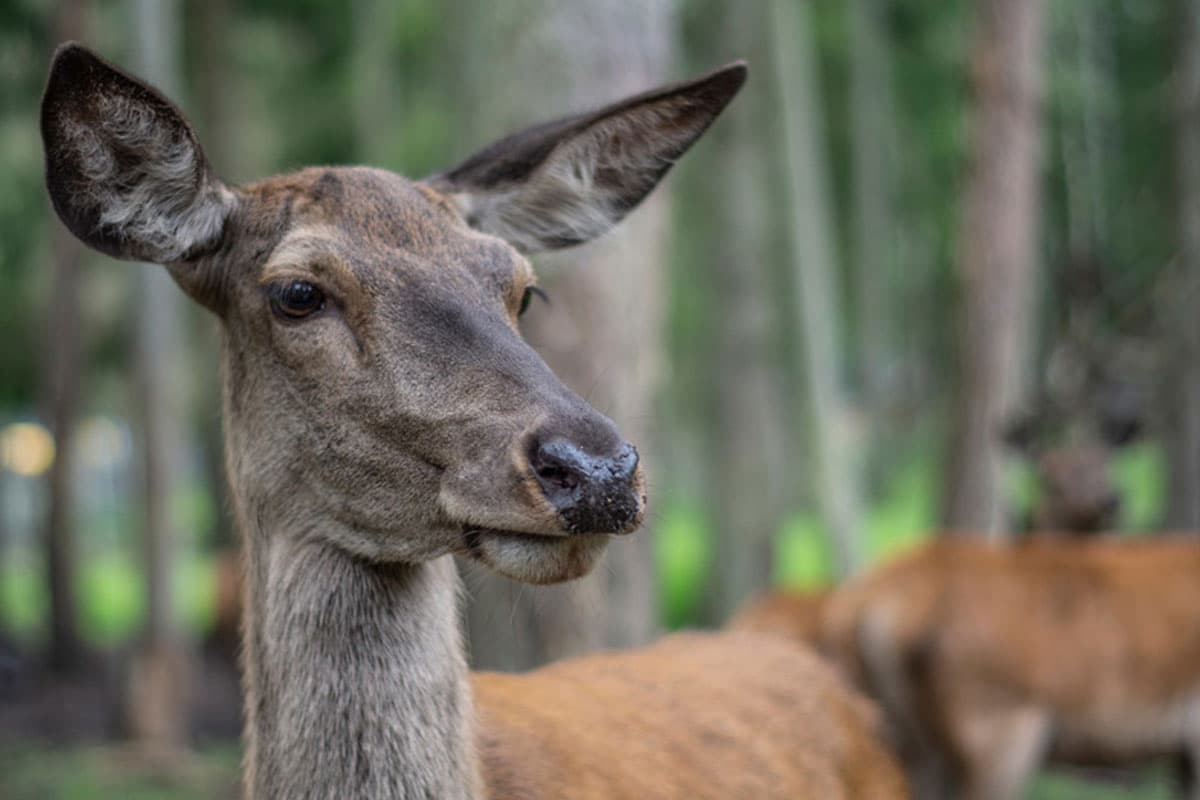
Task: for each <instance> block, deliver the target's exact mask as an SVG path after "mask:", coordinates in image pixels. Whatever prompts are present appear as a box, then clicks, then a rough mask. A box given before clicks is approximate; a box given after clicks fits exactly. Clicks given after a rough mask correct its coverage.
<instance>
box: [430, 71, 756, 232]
mask: <svg viewBox="0 0 1200 800" xmlns="http://www.w3.org/2000/svg"><path fill="white" fill-rule="evenodd" d="M745 80H746V65H745V64H743V63H741V62H738V63H735V64H730V65H729V66H726V67H722V68H721V69H718V70H716V71H715V72H712V73H709V74H708V75H705V76H704V77H702V78H698V79H696V80H693V81H688V82H687V83H681V84H676V85H673V86H666V87H663V88H661V89H656V90H654V91H651V92H647V93H646V94H642V95H638V96H636V97H632V98H629V99H627V100H623V101H621V102H619V103H616V104H614V105H611V106H609V107H607V108H604V109H601V110H600V111H595V112H592V113H587V114H581V115H578V116H574V117H568V118H566V119H561V120H558V121H555V122H548V123H545V124H542V125H538V126H535V127H533V128H529V129H528V130H525V131H522V132H520V133H517V134H514V135H512V136H509V137H508V138H506V139H502V140H501V141H499V142H496V143H495V144H493V145H491V146H490V147H487V148H485V149H484V150H482V151H480V152H479V153H477V154H476V155H474V156H472V157H471V158H469V159H467V160H466V161H465V162H463V163H462V164H461V165H459V166H458V167H456V168H454V169H452V170H450V171H448V172H443V173H441V174H439V175H435V176H434V177H432V178H430V179H429V183H430V184H431V185H432V186H433V187H434V188H436V189H438V190H439V191H441V192H443V193H446V194H448V195H449V196H450V197H451V198H453V199H454V201H455V202H456V203H457V204H458V206H459V208H460V209H461V211H462V213H463V215H464V217H466V219H467V221H468V222H469V223H470V224H471V226H472V227H475V228H477V229H479V230H482V231H485V232H487V233H491V234H494V235H496V236H499V237H501V238H503V239H506V240H508V241H509V242H510V243H511V244H512V245H513V246H515V247H516V248H517V249H519V250H522V251H524V252H527V253H528V252H537V251H539V250H552V249H556V248H560V247H569V246H571V245H575V244H580V243H581V242H585V241H587V240H589V239H592V238H594V237H596V236H599V235H600V234H602V233H604V232H605V231H607V230H608V229H609V228H611V227H612V226H613V225H615V224H616V223H618V222H620V221H621V219H622V218H623V217H624V216H625V215H626V214H627V213H628V212H629V211H630V210H631V209H633V208H634V206H636V205H637V204H638V203H640V202H641V201H642V199H643V198H645V196H646V195H647V194H649V193H650V190H651V189H653V188H654V187H655V186H656V185H657V184H658V182H659V181H660V180H662V177H663V176H664V175H666V173H667V171H668V170H669V169H670V168H671V166H672V165H673V164H674V163H675V160H676V159H678V158H679V157H680V156H681V155H683V153H684V152H685V151H686V150H687V149H688V148H689V147H691V146H692V144H693V143H694V142H695V141H696V140H697V139H698V138H700V135H701V134H702V133H704V131H705V130H707V128H708V126H709V125H711V124H712V121H713V120H714V119H716V117H717V115H718V114H720V113H721V111H722V110H724V108H725V106H727V105H728V104H729V101H730V100H732V99H733V96H734V95H736V94H737V92H738V90H739V89H740V88H741V87H742V84H743V83H744V82H745Z"/></svg>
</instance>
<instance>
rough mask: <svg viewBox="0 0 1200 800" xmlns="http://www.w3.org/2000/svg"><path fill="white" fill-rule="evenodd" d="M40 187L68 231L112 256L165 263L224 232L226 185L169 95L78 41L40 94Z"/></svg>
mask: <svg viewBox="0 0 1200 800" xmlns="http://www.w3.org/2000/svg"><path fill="white" fill-rule="evenodd" d="M42 141H43V143H44V145H45V148H46V188H47V189H48V190H49V191H50V199H51V200H52V201H53V203H54V208H55V210H56V211H57V212H58V215H59V217H61V218H62V221H63V222H64V223H65V224H66V226H67V227H68V228H69V229H70V230H71V232H72V233H73V234H75V235H76V236H78V237H79V238H80V239H81V240H83V242H84V243H85V244H87V245H89V246H91V247H94V248H95V249H97V250H99V251H101V252H103V253H106V254H108V255H110V256H114V257H116V258H127V259H132V260H137V261H153V262H156V263H159V264H172V263H176V262H180V261H187V260H189V259H193V258H196V257H198V256H201V255H204V254H205V253H206V252H208V251H209V250H211V249H212V248H213V247H215V246H216V245H217V244H218V243H219V241H220V238H221V235H222V233H223V231H224V228H225V223H226V221H227V219H228V217H229V214H230V212H231V210H232V209H233V206H234V203H235V200H234V195H233V193H232V192H231V191H230V190H229V189H227V188H226V187H225V186H224V185H223V184H222V183H221V182H220V181H219V180H217V178H216V176H214V175H213V174H212V171H211V170H210V169H209V166H208V161H207V160H206V159H205V157H204V152H203V151H202V150H201V149H200V144H199V142H197V141H196V135H195V133H193V132H192V128H191V126H190V125H188V123H187V121H186V120H185V119H184V117H183V114H182V113H180V111H179V109H177V108H176V107H175V106H174V105H173V104H172V103H171V101H169V100H167V99H166V98H165V97H163V96H162V95H161V94H159V93H158V91H157V90H155V89H154V88H153V87H151V86H150V85H149V84H146V83H144V82H143V81H140V80H138V79H137V78H134V77H133V76H131V75H128V74H126V73H125V72H122V71H121V70H119V69H117V68H116V67H114V66H112V65H111V64H109V63H107V62H106V61H104V60H103V59H102V58H100V57H99V56H97V55H96V54H95V53H92V52H91V51H89V50H87V49H86V48H84V47H82V46H80V45H78V44H74V43H71V44H66V45H63V46H62V47H60V48H59V49H58V52H57V53H55V55H54V63H53V64H52V65H51V67H50V78H49V80H48V81H47V83H46V92H45V95H43V97H42Z"/></svg>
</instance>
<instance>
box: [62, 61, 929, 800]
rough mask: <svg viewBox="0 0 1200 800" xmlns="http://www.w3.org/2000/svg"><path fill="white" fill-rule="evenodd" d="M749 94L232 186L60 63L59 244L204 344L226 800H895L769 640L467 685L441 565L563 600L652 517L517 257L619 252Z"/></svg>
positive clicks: (132, 95)
mask: <svg viewBox="0 0 1200 800" xmlns="http://www.w3.org/2000/svg"><path fill="white" fill-rule="evenodd" d="M746 75H747V68H746V66H745V64H744V63H742V62H737V63H734V64H731V65H728V66H726V67H723V68H720V69H717V70H715V71H714V72H711V73H709V74H707V75H704V76H702V77H699V78H696V79H694V80H690V81H686V82H683V83H678V84H673V85H669V86H664V87H661V88H658V89H654V90H651V91H649V92H646V93H644V94H641V95H638V96H635V97H631V98H627V99H624V100H620V101H618V102H616V103H614V104H612V105H610V106H607V107H605V108H601V109H599V110H594V111H588V112H584V113H581V114H575V115H572V116H568V117H564V118H561V119H558V120H556V121H552V122H548V123H544V124H541V125H537V126H534V127H531V128H528V129H526V130H524V131H521V132H518V133H515V134H513V135H510V136H508V137H506V138H503V139H501V140H499V141H498V142H496V143H494V144H492V145H490V146H488V147H485V148H484V149H483V150H481V151H480V152H478V153H477V154H475V155H474V156H471V157H470V158H468V159H467V160H465V161H464V162H462V163H460V164H459V165H458V166H457V167H454V168H452V169H450V170H447V171H444V172H440V173H437V174H435V175H433V176H431V177H428V178H425V179H423V180H415V181H414V180H409V179H406V178H403V177H401V176H400V175H398V174H396V173H393V172H390V171H387V170H383V169H376V168H370V167H359V166H338V167H309V168H306V169H302V170H300V171H298V172H295V173H291V174H286V175H281V176H276V177H272V178H267V179H265V180H262V181H260V182H256V183H252V184H248V185H242V186H232V185H228V184H226V183H224V182H222V181H221V180H220V179H219V178H218V177H217V175H216V173H215V172H214V171H213V169H212V168H211V167H210V166H209V163H208V161H207V159H206V157H205V155H204V153H203V151H202V149H201V147H200V144H199V142H198V140H197V137H196V135H195V133H194V132H193V129H192V127H191V126H190V125H189V123H188V122H187V121H186V119H185V118H184V116H183V113H182V112H181V111H180V110H179V109H178V108H177V107H176V106H175V105H174V104H173V103H172V102H171V101H170V100H168V99H167V98H166V97H164V96H163V95H162V94H161V93H159V92H158V91H157V90H156V89H154V88H153V87H151V86H150V85H149V84H147V83H146V82H144V81H142V80H140V79H139V78H137V77H134V76H133V75H130V74H128V73H126V72H124V71H123V70H121V69H120V68H118V67H116V66H114V65H112V64H110V63H108V62H106V61H105V60H103V59H102V58H101V57H100V56H98V55H96V54H95V53H93V52H92V51H90V50H89V49H87V48H86V47H84V46H82V45H80V44H76V43H68V44H65V45H62V46H61V47H60V48H59V49H58V51H57V52H56V54H55V56H54V59H53V62H52V64H51V68H50V74H49V78H48V81H47V85H46V89H45V93H44V96H43V100H42V111H41V130H42V137H43V143H44V147H45V167H46V172H45V177H46V185H47V189H48V191H49V195H50V198H51V201H52V205H53V206H54V208H55V210H56V212H57V214H58V216H59V218H60V219H61V220H62V222H63V223H64V224H65V225H66V227H67V228H68V229H69V230H70V231H71V232H72V233H73V234H74V235H75V236H77V237H78V238H80V239H81V240H82V241H83V242H84V243H86V244H87V245H89V246H90V247H92V248H94V249H96V250H98V251H100V252H102V253H105V254H107V255H109V256H113V257H116V258H120V259H127V260H134V261H143V262H151V263H154V264H160V265H163V266H165V268H166V269H167V270H168V272H169V273H170V275H171V276H172V277H173V278H174V280H175V282H176V283H178V284H179V286H180V287H181V289H182V290H183V291H184V292H185V293H186V294H187V295H188V296H189V297H191V298H192V299H193V300H194V301H196V302H198V303H200V304H201V305H202V306H204V307H206V308H207V309H209V310H210V311H211V312H213V314H214V315H215V316H216V318H217V319H218V321H219V327H220V329H221V338H222V347H221V353H222V355H221V363H222V369H221V372H222V380H223V390H222V395H223V401H222V402H223V415H224V429H225V449H226V468H227V472H228V474H229V478H230V485H231V487H232V489H231V493H232V504H233V507H234V510H235V514H236V518H237V522H238V527H239V529H240V531H241V536H242V540H243V546H244V550H245V561H244V564H245V574H244V581H245V583H244V597H245V611H244V621H243V630H242V637H243V638H242V651H243V654H242V664H243V671H244V680H245V689H246V706H245V710H246V723H245V732H244V738H245V744H246V755H245V765H244V776H243V786H244V792H245V795H246V796H247V797H249V798H254V800H264V799H265V798H289V800H290V799H292V798H383V797H389V798H435V797H436V798H450V799H461V800H484V799H485V798H532V799H533V800H538V798H566V800H592V799H593V798H639V799H644V800H665V799H666V798H690V799H692V800H707V799H708V798H727V797H735V796H740V797H756V798H813V799H814V800H816V799H818V798H819V799H820V800H826V799H829V798H832V799H833V800H837V799H838V798H846V799H847V800H850V799H851V798H867V799H870V800H874V799H876V798H880V799H882V798H900V797H904V796H905V793H906V787H905V784H904V778H903V776H902V774H901V773H900V771H899V769H898V767H897V765H896V763H895V761H894V759H893V758H892V756H891V755H890V754H889V752H888V751H887V750H886V748H885V747H884V746H883V745H882V744H881V742H880V741H879V740H878V739H877V738H876V736H875V726H874V719H873V713H872V710H871V708H870V706H869V705H868V703H867V701H866V700H864V699H863V698H862V697H861V696H859V695H857V694H856V693H855V692H853V691H852V689H851V688H850V687H849V686H848V685H847V684H846V683H845V682H844V681H842V680H841V679H840V678H839V677H838V676H837V675H836V674H835V673H834V672H833V671H832V670H829V669H827V668H826V667H825V666H823V665H822V664H821V663H820V662H819V660H818V659H817V658H816V657H815V656H813V655H812V654H810V653H806V652H805V651H804V650H803V649H801V648H798V647H796V646H794V645H792V644H790V643H787V642H784V641H782V640H776V639H772V638H770V637H763V636H758V635H755V634H751V633H708V634H705V633H690V634H681V635H676V636H671V637H667V638H665V639H663V640H661V641H659V642H657V643H655V644H652V645H650V646H648V647H646V648H643V649H640V650H635V651H628V652H614V653H604V654H598V655H593V656H588V657H583V658H580V659H576V660H571V661H566V662H562V663H558V664H552V665H550V666H548V667H544V668H542V669H540V670H537V671H534V672H531V673H527V674H522V675H500V674H487V673H481V674H471V673H470V672H469V670H468V668H467V657H466V645H465V643H464V641H463V631H462V627H461V623H460V619H459V610H458V601H459V595H460V593H461V586H460V583H459V579H458V574H457V571H456V570H455V566H454V563H453V561H452V557H453V556H454V555H456V554H457V555H460V556H463V557H465V558H468V559H472V560H474V561H476V562H479V563H481V564H483V565H484V566H486V567H488V568H490V569H493V570H495V571H497V572H499V573H501V574H503V575H507V576H509V577H511V578H514V579H516V580H519V581H523V582H525V583H529V584H548V583H555V582H561V581H566V580H570V579H572V578H575V577H578V576H581V575H583V574H585V573H587V572H588V571H589V570H590V569H592V568H593V567H594V566H595V565H596V564H597V562H598V561H599V560H600V559H601V556H602V554H603V552H604V549H605V547H606V545H607V543H608V542H609V541H610V539H611V538H612V537H615V536H621V535H628V534H631V533H632V532H633V531H634V530H635V529H636V528H637V527H638V526H639V524H640V522H641V520H642V518H643V515H644V513H645V507H646V502H647V497H646V490H645V479H644V477H643V474H642V468H641V465H640V463H639V459H638V454H637V451H636V449H635V448H634V446H633V445H632V444H630V443H628V442H625V441H624V440H623V439H622V438H621V436H620V434H619V433H618V432H617V430H616V428H615V426H614V425H613V423H612V422H611V421H609V420H608V419H607V418H605V417H604V416H602V415H601V414H600V413H599V412H597V411H596V410H594V409H593V408H591V407H590V406H589V405H588V404H587V403H585V402H584V401H583V400H582V399H580V398H579V397H578V396H577V395H576V394H574V393H573V392H571V391H570V390H568V389H567V388H566V387H565V386H564V385H563V384H562V383H561V382H559V380H558V379H557V378H556V377H555V376H554V375H553V374H552V373H551V372H550V370H549V368H548V367H547V366H546V365H545V363H544V362H543V361H542V360H541V359H540V357H539V356H538V355H537V354H536V353H535V352H534V351H533V350H532V348H530V347H529V345H527V344H526V343H525V342H524V340H523V339H522V338H521V336H520V332H519V324H518V318H519V316H520V315H521V313H522V312H523V311H525V310H526V307H527V306H528V301H529V298H530V296H531V294H533V293H535V292H536V291H537V290H536V288H535V287H536V283H535V281H536V278H535V276H534V273H533V269H532V267H531V265H530V262H529V260H528V256H529V255H531V254H533V253H536V252H539V251H542V250H549V249H558V248H565V247H569V246H572V245H575V244H579V243H582V242H584V241H587V240H589V239H592V238H594V237H596V236H599V235H600V234H602V233H604V232H605V231H607V230H608V229H609V228H611V227H612V226H614V225H615V224H617V222H619V221H620V219H621V218H622V217H624V216H625V215H626V214H627V213H628V212H629V211H631V210H632V209H634V208H635V207H636V206H637V205H638V204H639V202H640V201H641V200H642V199H643V198H644V197H645V196H646V195H647V194H648V193H649V192H650V191H651V190H652V189H653V188H654V187H655V186H656V184H658V182H659V181H660V180H661V179H662V178H663V177H664V175H665V174H666V173H667V172H668V171H669V170H670V168H671V167H672V165H673V164H674V163H675V161H676V160H677V159H679V158H680V157H681V156H682V155H683V153H684V152H685V151H686V150H687V149H688V148H689V147H690V146H691V145H692V144H693V143H694V142H695V141H696V139H697V138H698V137H699V136H700V135H701V134H703V133H704V131H705V130H706V129H707V128H708V127H709V126H710V125H711V124H712V123H713V121H714V120H715V119H716V117H717V116H718V115H719V114H720V113H721V112H722V111H723V110H724V108H725V107H726V106H727V105H728V104H729V102H730V101H731V100H732V99H733V97H734V95H735V94H736V93H737V92H738V90H739V89H740V88H741V86H742V84H743V83H744V81H745V79H746Z"/></svg>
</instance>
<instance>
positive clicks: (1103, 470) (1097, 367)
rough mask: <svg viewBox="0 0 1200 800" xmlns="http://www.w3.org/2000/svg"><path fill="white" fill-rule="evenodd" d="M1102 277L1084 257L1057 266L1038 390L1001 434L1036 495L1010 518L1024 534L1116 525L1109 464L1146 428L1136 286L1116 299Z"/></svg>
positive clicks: (1083, 531) (1144, 342) (1146, 380)
mask: <svg viewBox="0 0 1200 800" xmlns="http://www.w3.org/2000/svg"><path fill="white" fill-rule="evenodd" d="M1106 280H1107V279H1106V276H1105V270H1104V268H1103V265H1102V264H1101V263H1100V261H1098V260H1097V259H1095V258H1091V257H1077V258H1072V259H1069V260H1068V261H1067V262H1066V263H1065V265H1064V267H1063V268H1062V269H1061V270H1060V272H1059V280H1058V284H1059V287H1058V292H1057V295H1058V297H1059V298H1060V302H1059V303H1058V304H1057V309H1058V313H1057V318H1056V319H1055V320H1054V321H1053V322H1052V323H1051V329H1052V334H1051V336H1050V342H1049V350H1048V354H1047V357H1046V360H1045V361H1046V367H1045V369H1044V371H1043V374H1042V379H1041V381H1040V382H1039V383H1040V390H1039V392H1038V394H1037V396H1036V398H1035V400H1034V401H1033V403H1032V404H1031V405H1030V406H1029V407H1028V408H1027V409H1026V410H1024V411H1023V412H1021V413H1018V414H1017V415H1015V416H1014V417H1013V418H1012V419H1011V420H1010V421H1009V424H1008V426H1007V427H1006V429H1005V430H1004V431H1002V432H1001V435H1002V437H1003V438H1004V440H1005V441H1006V442H1007V443H1008V444H1009V445H1010V446H1011V447H1012V448H1013V449H1014V450H1015V451H1017V452H1019V453H1021V454H1022V455H1023V456H1024V457H1025V458H1027V459H1028V460H1029V461H1031V462H1032V464H1033V469H1034V476H1035V483H1036V487H1037V493H1036V499H1035V501H1034V504H1033V506H1032V507H1031V508H1029V509H1027V510H1025V511H1024V512H1022V513H1020V514H1019V519H1018V520H1017V524H1016V525H1015V527H1016V528H1017V529H1019V530H1023V531H1025V532H1027V533H1038V534H1053V535H1090V534H1095V533H1103V532H1108V531H1113V530H1116V529H1117V528H1118V527H1119V525H1120V522H1121V519H1120V512H1121V507H1122V497H1121V494H1120V491H1119V489H1118V487H1117V485H1116V483H1115V482H1114V480H1113V475H1112V463H1113V459H1114V458H1115V456H1116V455H1117V453H1118V452H1119V451H1120V450H1121V449H1122V448H1124V447H1127V446H1128V445H1130V444H1133V443H1135V442H1137V441H1138V439H1139V438H1140V437H1141V435H1142V433H1143V432H1144V430H1145V428H1146V418H1147V416H1148V413H1149V407H1150V397H1149V387H1150V386H1151V385H1152V384H1153V371H1154V369H1155V364H1154V361H1155V355H1154V353H1155V348H1154V347H1152V346H1151V344H1150V342H1151V340H1152V337H1151V336H1150V335H1148V334H1147V331H1146V330H1145V328H1146V324H1147V321H1146V320H1145V319H1142V318H1140V317H1141V316H1142V315H1143V314H1144V312H1145V310H1146V308H1147V305H1146V303H1145V302H1144V301H1145V299H1146V298H1145V297H1143V296H1142V295H1143V294H1144V293H1139V294H1138V296H1135V297H1133V298H1132V299H1131V298H1128V297H1117V296H1116V295H1117V293H1116V292H1115V291H1113V289H1112V288H1111V287H1109V286H1108V285H1107V283H1106Z"/></svg>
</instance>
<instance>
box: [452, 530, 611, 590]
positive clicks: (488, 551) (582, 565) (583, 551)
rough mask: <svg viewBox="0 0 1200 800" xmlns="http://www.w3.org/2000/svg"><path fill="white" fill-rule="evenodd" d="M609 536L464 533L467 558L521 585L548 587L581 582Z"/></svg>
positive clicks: (493, 531)
mask: <svg viewBox="0 0 1200 800" xmlns="http://www.w3.org/2000/svg"><path fill="white" fill-rule="evenodd" d="M613 535H619V534H609V533H585V534H571V535H569V536H550V535H547V534H538V533H517V532H514V531H502V530H497V529H495V528H470V529H468V530H465V531H464V532H463V542H464V544H465V549H466V552H467V554H468V555H469V556H470V557H471V558H473V559H475V560H476V561H478V562H479V563H481V564H484V565H486V566H487V567H489V568H490V569H492V570H493V571H495V572H498V573H500V574H501V575H504V576H505V577H507V578H512V579H513V580H516V581H521V582H522V583H534V584H548V583H561V582H563V581H569V580H573V579H575V578H581V577H583V576H584V575H587V574H588V573H589V572H591V571H592V568H593V567H595V566H596V564H597V562H599V560H600V556H601V555H603V553H604V550H605V548H606V547H608V541H609V539H610V538H611V537H612V536H613Z"/></svg>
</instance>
